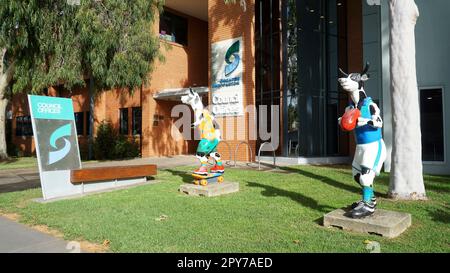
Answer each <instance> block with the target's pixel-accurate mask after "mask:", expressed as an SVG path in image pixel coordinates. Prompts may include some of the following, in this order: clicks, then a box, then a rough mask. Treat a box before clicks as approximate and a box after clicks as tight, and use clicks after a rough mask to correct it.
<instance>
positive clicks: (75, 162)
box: [28, 95, 81, 199]
mask: <svg viewBox="0 0 450 273" xmlns="http://www.w3.org/2000/svg"><path fill="white" fill-rule="evenodd" d="M28 102H29V105H30V114H31V122H32V126H33V134H34V142H35V145H36V155H37V160H38V165H39V175H40V179H41V186H42V193H43V196H44V199H49V198H55V197H60V196H61V195H68V194H70V193H73V194H74V193H78V190H77V189H76V186H74V185H72V184H71V183H70V170H76V169H81V159H80V152H79V148H78V138H77V133H76V125H75V118H74V112H73V104H72V99H65V98H57V97H46V96H31V95H30V96H28Z"/></svg>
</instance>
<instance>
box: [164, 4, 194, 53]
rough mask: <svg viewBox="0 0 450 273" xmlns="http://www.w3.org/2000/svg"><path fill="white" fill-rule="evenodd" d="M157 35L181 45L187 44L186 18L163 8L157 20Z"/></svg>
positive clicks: (187, 22) (187, 27)
mask: <svg viewBox="0 0 450 273" xmlns="http://www.w3.org/2000/svg"><path fill="white" fill-rule="evenodd" d="M163 28H164V29H163ZM163 32H164V33H163ZM180 33H181V34H180ZM159 37H160V39H162V40H164V41H168V42H171V43H176V44H179V45H182V46H188V44H189V20H188V18H186V17H183V16H180V15H178V14H176V13H174V12H172V11H171V10H167V9H164V12H163V13H162V14H161V16H160V20H159ZM169 37H170V38H169Z"/></svg>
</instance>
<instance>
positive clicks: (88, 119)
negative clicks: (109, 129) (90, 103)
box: [86, 112, 91, 136]
mask: <svg viewBox="0 0 450 273" xmlns="http://www.w3.org/2000/svg"><path fill="white" fill-rule="evenodd" d="M86 134H87V135H88V136H90V135H91V112H86Z"/></svg>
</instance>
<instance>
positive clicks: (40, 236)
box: [0, 216, 79, 253]
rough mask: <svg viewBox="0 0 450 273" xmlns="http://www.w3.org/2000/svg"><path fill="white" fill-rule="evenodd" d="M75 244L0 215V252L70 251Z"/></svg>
mask: <svg viewBox="0 0 450 273" xmlns="http://www.w3.org/2000/svg"><path fill="white" fill-rule="evenodd" d="M70 252H79V251H78V248H77V245H75V248H73V245H72V244H68V242H66V241H64V240H62V239H59V238H55V237H53V236H51V235H48V234H45V233H42V232H39V231H36V230H34V229H32V228H29V227H27V226H25V225H22V224H19V223H16V222H13V221H11V220H9V219H6V218H4V217H1V216H0V253H70Z"/></svg>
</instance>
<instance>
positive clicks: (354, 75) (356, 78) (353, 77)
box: [350, 74, 361, 82]
mask: <svg viewBox="0 0 450 273" xmlns="http://www.w3.org/2000/svg"><path fill="white" fill-rule="evenodd" d="M350 79H352V80H353V81H355V82H359V81H360V80H361V75H359V74H352V75H351V76H350Z"/></svg>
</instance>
